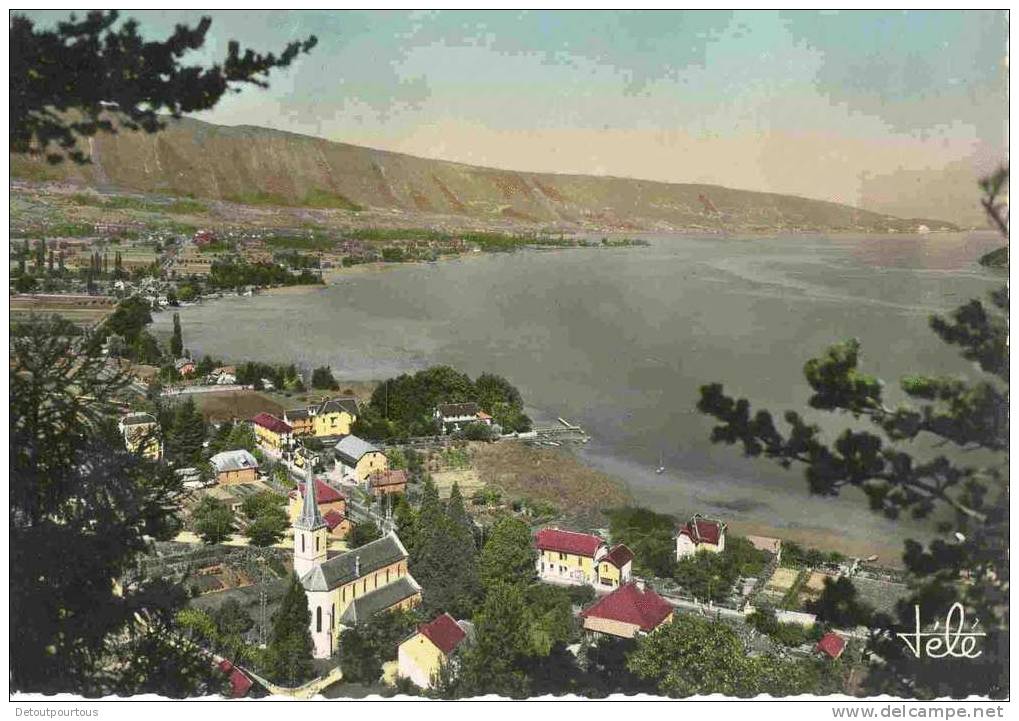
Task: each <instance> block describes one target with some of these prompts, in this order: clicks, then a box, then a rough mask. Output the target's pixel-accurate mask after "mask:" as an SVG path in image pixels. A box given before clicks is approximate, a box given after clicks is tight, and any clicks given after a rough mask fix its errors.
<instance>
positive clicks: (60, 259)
mask: <svg viewBox="0 0 1019 721" xmlns="http://www.w3.org/2000/svg"><path fill="white" fill-rule="evenodd" d="M57 269H58V270H59V271H60V275H63V274H64V251H60V254H59V255H58V256H57Z"/></svg>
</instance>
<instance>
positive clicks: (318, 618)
mask: <svg viewBox="0 0 1019 721" xmlns="http://www.w3.org/2000/svg"><path fill="white" fill-rule="evenodd" d="M315 630H316V631H321V630H322V607H321V606H319V607H318V608H316V609H315Z"/></svg>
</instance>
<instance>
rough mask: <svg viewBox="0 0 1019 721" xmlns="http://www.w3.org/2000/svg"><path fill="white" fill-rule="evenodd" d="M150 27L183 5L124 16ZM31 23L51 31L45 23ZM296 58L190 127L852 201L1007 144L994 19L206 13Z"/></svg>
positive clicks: (982, 158)
mask: <svg viewBox="0 0 1019 721" xmlns="http://www.w3.org/2000/svg"><path fill="white" fill-rule="evenodd" d="M124 14H125V16H131V17H136V18H137V19H138V20H139V21H140V23H141V25H142V28H143V30H144V31H146V32H148V33H151V34H165V33H166V32H168V31H169V29H170V28H171V27H172V26H173V24H174V23H176V22H181V21H193V20H195V19H197V17H198V16H199V15H200V13H196V12H140V11H139V12H130V11H125V13H124ZM33 15H34V16H35V17H37V18H39V19H40V20H43V21H49V20H51V19H52V18H54V17H58V16H61V15H60V14H59V13H53V12H37V13H33ZM212 16H213V25H212V30H211V32H210V37H209V41H210V42H209V46H208V52H207V53H205V52H203V55H205V56H207V57H210V58H212V57H217V56H220V55H222V54H223V52H224V51H225V47H226V41H227V40H229V39H237V40H239V41H241V43H242V45H250V46H252V47H254V48H256V49H276V48H280V47H282V46H283V45H284V43H285V42H286V41H288V40H290V39H294V38H300V37H303V36H306V35H308V34H311V33H314V34H315V35H317V36H318V37H319V45H318V47H316V48H315V49H314V51H313V52H312V54H310V55H308V56H306V57H304V58H302V59H301V60H300V61H299V62H298V63H296V65H295V66H294V67H293V68H291V69H288V70H286V71H284V72H282V73H279V74H276V75H274V76H273V78H272V86H271V88H270V89H269V90H266V91H261V90H258V89H254V88H251V89H247V90H245V91H244V92H243V93H241V94H239V95H236V96H233V97H230V98H228V99H227V100H225V101H223V102H222V103H221V105H220V106H218V107H217V108H216V109H215V110H213V111H210V112H207V113H203V114H201V115H199V116H197V117H200V118H202V119H204V120H208V121H211V122H217V123H223V124H228V125H236V124H251V125H262V126H268V127H273V128H278V129H281V130H290V131H293V132H300V133H307V134H312V135H318V136H321V137H325V138H328V139H331V140H337V141H344V142H352V143H358V144H364V145H372V146H375V147H381V148H387V149H393V150H400V151H403V152H410V153H414V154H418V155H426V156H431V157H440V158H444V159H449V160H458V161H463V162H471V163H481V164H488V165H495V166H500V167H511V168H517V169H522V170H542V171H560V172H582V173H607V174H613V175H625V176H639V177H646V178H652V179H659V180H672V181H709V182H721V183H724V184H727V185H733V186H740V187H748V188H753V189H759V190H772V191H777V192H797V193H800V194H804V195H813V196H817V197H828V198H831V199H834V200H842V201H844V202H855V200H856V197H855V194H856V193H858V190H859V187H858V186H859V182H860V177H861V176H862V175H863V174H867V173H870V174H883V173H891V172H895V171H897V170H900V169H905V170H919V169H934V168H938V167H942V166H944V165H946V164H950V163H953V162H959V161H965V162H969V163H975V164H976V165H977V166H980V165H986V164H987V163H988V162H989V159H991V158H994V157H996V156H999V155H1000V154H1001V153H1002V151H1003V149H1004V148H1005V147H1006V140H1005V132H1006V125H1005V123H1006V114H1007V111H1006V101H1005V97H1006V94H1005V93H1006V88H1005V62H1004V59H1005V52H1006V50H1005V40H1006V18H1005V16H1004V14H1003V13H1000V12H939V11H932V12H922V11H909V12H900V11H894V12H891V11H890V12H877V11H873V12H842V13H837V12H820V13H815V12H792V11H791V12H770V11H742V12H694V11H691V12H676V11H662V12H633V13H625V12H623V13H621V12H576V11H564V12H539V11H530V12H518V11H505V12H502V11H500V12H461V11H447V12H406V11H391V12H390V11H371V12H331V11H313V12H284V11H276V12H264V11H244V12H214V13H212Z"/></svg>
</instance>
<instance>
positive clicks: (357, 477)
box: [335, 436, 389, 483]
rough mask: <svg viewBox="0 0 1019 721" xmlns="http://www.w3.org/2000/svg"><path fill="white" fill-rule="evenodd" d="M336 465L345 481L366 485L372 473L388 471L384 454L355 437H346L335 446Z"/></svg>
mask: <svg viewBox="0 0 1019 721" xmlns="http://www.w3.org/2000/svg"><path fill="white" fill-rule="evenodd" d="M335 451H336V464H337V465H338V466H339V469H340V473H341V474H342V476H343V478H344V479H346V480H351V481H354V482H355V483H367V482H368V477H369V476H370V475H372V474H373V473H378V472H380V471H387V470H389V460H388V459H387V458H386V454H385V453H383V452H382V451H380V450H379V449H378V448H376V447H375V446H373V445H372V444H371V443H368V442H367V441H364V440H361V439H360V438H358V437H357V436H347V437H346V438H343V439H341V440H340V442H339V443H337V444H336V446H335Z"/></svg>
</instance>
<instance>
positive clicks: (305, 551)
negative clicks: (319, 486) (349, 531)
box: [294, 461, 329, 578]
mask: <svg viewBox="0 0 1019 721" xmlns="http://www.w3.org/2000/svg"><path fill="white" fill-rule="evenodd" d="M304 471H305V472H304V500H303V501H302V503H301V513H300V515H299V516H298V517H297V520H295V521H294V573H296V574H297V577H298V578H303V577H304V575H305V574H306V573H307V572H308V571H310V570H311V569H312V568H314V567H315V566H317V565H319V564H320V563H323V562H324V561H325V560H326V545H327V541H328V538H329V535H328V528H327V526H326V522H325V520H323V518H322V514H321V513H319V511H318V500H317V499H316V498H315V476H314V474H313V473H312V470H311V462H310V461H307V462H305V464H304Z"/></svg>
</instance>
